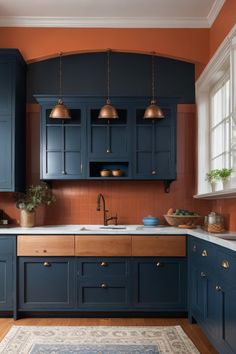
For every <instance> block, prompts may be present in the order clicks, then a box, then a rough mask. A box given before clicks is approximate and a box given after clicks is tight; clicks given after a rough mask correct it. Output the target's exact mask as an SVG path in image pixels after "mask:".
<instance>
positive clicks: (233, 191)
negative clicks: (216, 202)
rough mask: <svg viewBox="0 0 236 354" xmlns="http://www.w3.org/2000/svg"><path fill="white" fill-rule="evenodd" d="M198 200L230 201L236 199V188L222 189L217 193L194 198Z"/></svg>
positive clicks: (199, 195)
mask: <svg viewBox="0 0 236 354" xmlns="http://www.w3.org/2000/svg"><path fill="white" fill-rule="evenodd" d="M193 197H194V198H196V199H229V198H235V197H236V188H230V189H222V190H220V191H217V192H210V193H204V194H196V195H194V196H193Z"/></svg>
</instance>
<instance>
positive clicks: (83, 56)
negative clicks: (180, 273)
mask: <svg viewBox="0 0 236 354" xmlns="http://www.w3.org/2000/svg"><path fill="white" fill-rule="evenodd" d="M234 9H235V3H234V1H230V0H227V1H225V3H224V5H223V7H222V9H221V12H220V13H219V15H218V16H217V18H216V19H215V21H214V22H213V24H212V25H211V26H210V28H96V29H95V28H53V27H52V28H43V27H41V28H40V27H23V26H22V27H20V26H19V27H17V26H16V27H12V26H7V25H6V26H4V25H1V26H2V27H1V28H0V46H1V48H9V49H10V48H18V49H19V51H20V53H21V55H22V56H23V58H24V59H23V61H25V62H26V63H27V100H26V102H27V105H26V111H27V112H26V161H27V163H26V171H27V172H26V184H27V185H30V184H37V183H38V182H39V179H40V173H41V176H42V173H46V172H45V171H46V170H42V168H43V167H42V161H41V165H40V153H41V158H42V155H43V158H45V156H46V151H44V150H42V140H40V139H42V136H46V135H48V134H50V133H51V132H52V129H51V130H50V132H49V133H48V131H47V132H46V130H45V131H43V132H42V131H41V134H42V135H41V138H40V112H41V114H42V112H46V111H47V107H48V106H47V105H48V104H49V106H50V107H51V108H52V107H53V106H54V104H56V101H57V95H58V89H59V71H58V68H59V65H58V64H59V59H60V57H59V53H60V52H62V53H63V56H62V58H61V59H62V79H63V86H62V89H63V94H64V95H65V98H64V100H65V102H66V104H67V105H71V108H72V109H75V110H76V109H79V108H81V110H82V109H84V111H85V110H86V109H87V108H86V107H87V106H86V104H87V102H83V99H82V98H83V97H81V96H83V95H84V96H90V97H91V96H92V97H94V96H100V97H102V100H100V101H99V102H95V103H94V102H93V107H94V110H95V111H99V109H100V108H101V106H102V105H103V104H104V103H105V99H106V95H107V80H106V79H107V75H106V74H107V49H108V48H111V52H110V94H111V98H112V103H113V105H114V106H116V105H117V107H118V111H119V110H120V111H125V110H127V111H128V110H129V109H130V110H132V109H134V108H132V107H137V101H135V100H134V101H135V102H133V101H132V102H131V101H130V97H136V99H137V97H138V99H139V98H140V97H147V100H145V102H142V103H141V109H142V110H143V109H145V108H146V106H147V105H148V104H149V100H150V96H151V78H152V70H151V68H152V66H151V63H152V62H151V59H152V55H153V54H152V53H153V52H155V69H156V82H155V84H156V87H155V89H156V92H157V97H158V100H157V104H159V105H160V106H161V104H160V103H162V106H164V105H166V104H167V103H166V102H165V98H168V99H172V100H173V99H176V98H178V103H177V104H176V102H175V104H176V120H171V119H172V118H169V116H168V119H169V120H168V119H166V120H165V118H163V120H162V121H161V122H159V121H158V122H156V123H154V124H156V127H157V128H156V129H157V131H158V127H161V125H164V127H163V129H164V130H165V129H166V126H165V125H166V124H168V121H169V122H171V123H170V125H169V126H168V127H169V128H168V129H170V131H172V129H176V137H177V138H176V146H175V151H174V152H173V151H172V153H173V154H175V155H172V156H174V157H176V162H177V163H176V176H177V178H174V177H173V175H171V177H170V178H160V180H158V178H156V180H153V179H152V178H148V179H149V180H147V179H146V178H144V179H142V178H140V177H138V176H137V174H136V175H135V172H134V171H135V167H134V161H135V157H134V156H135V151H136V146H135V139H134V134H136V133H135V131H134V129H133V125H135V122H134V118H132V119H133V120H132V122H131V123H130V120H128V118H127V117H125V118H123V116H122V121H123V120H124V121H125V124H127V125H128V127H127V129H126V131H127V136H126V137H125V139H126V141H130V144H127V146H128V151H127V155H125V154H123V156H121V158H120V157H119V156H118V157H117V156H115V157H112V159H113V160H111V159H110V162H114V161H115V162H119V168H121V169H124V171H126V170H125V168H126V167H127V164H129V165H128V166H129V167H130V169H129V170H128V172H127V173H128V178H127V180H122V181H121V180H120V179H121V177H120V179H117V180H114V178H113V177H109V178H113V180H112V181H111V180H109V178H106V179H104V180H101V178H100V177H99V176H98V177H96V176H95V177H93V176H91V175H89V171H91V169H90V167H88V166H87V167H86V170H85V171H86V173H87V176H88V177H86V178H82V179H81V180H76V179H75V178H74V179H72V178H71V179H70V180H67V179H66V178H64V177H63V178H60V179H59V178H55V180H53V181H52V182H50V183H51V184H50V185H51V187H52V190H53V194H54V195H55V198H56V202H55V203H53V204H52V205H50V206H49V207H48V208H45V207H42V206H39V208H37V212H36V227H35V228H32V229H31V230H30V231H29V232H27V233H29V234H30V233H37V229H36V228H37V226H40V225H102V224H103V214H102V212H98V211H97V210H96V208H97V196H98V194H99V193H102V194H103V196H105V200H106V207H107V209H108V210H109V216H115V215H116V214H117V216H118V225H140V224H142V219H143V217H144V216H147V215H154V216H158V217H160V218H161V223H164V217H163V215H164V214H166V213H167V211H168V210H169V209H170V208H173V209H176V208H184V209H188V210H192V211H196V212H198V213H199V214H201V215H208V214H209V212H211V211H212V210H214V211H215V212H218V213H220V214H224V218H225V222H226V227H227V229H228V230H230V231H235V230H236V218H235V208H234V205H235V203H234V201H235V200H234V197H233V198H230V199H220V198H219V199H208V198H207V196H206V195H205V197H204V196H203V198H193V195H196V194H203V195H204V194H208V193H209V192H210V186H209V185H208V184H207V183H206V181H205V173H206V172H208V170H206V171H204V177H202V176H201V180H202V185H204V187H202V186H198V190H199V191H201V193H197V179H198V173H199V167H197V159H196V150H197V130H196V125H197V118H196V110H197V109H196V106H195V97H194V95H195V94H194V81H195V79H199V77H200V79H201V80H202V76H201V73H202V70H203V69H204V67H206V65H207V63H208V62H209V61H210V59H211V58H213V56H214V54H215V53H216V51H217V49H218V48H219V46H220V45H221V43H223V42H224V39H225V38H226V37H227V36H228V34H229V33H230V31H232V29H233V28H234V24H235V16H234V13H235V11H233V10H234ZM225 19H227V21H226V20H225ZM3 23H4V22H3ZM232 36H233V35H232ZM193 43H194V46H193ZM193 64H194V65H193ZM194 66H195V73H194ZM87 73H89V75H88V74H87ZM194 75H195V77H194ZM199 82H200V81H199ZM197 89H198V88H197ZM199 90H201V87H200V84H199ZM34 95H35V96H34ZM40 95H43V96H45V97H42V96H41V97H40ZM75 95H76V96H78V97H79V98H78V102H77V101H76V100H77V98H76V100H75V101H73V100H74V98H73V100H72V99H71V98H69V99H68V97H69V96H75ZM46 96H50V101H47V99H48V98H47V97H46ZM117 97H124V100H123V101H122V102H121V100H120V99H118V100H117ZM199 97H200V95H198V96H197V100H198V99H199ZM70 99H71V101H70ZM128 99H129V102H128ZM36 101H38V102H39V103H40V104H38V103H36ZM159 101H160V103H159ZM40 106H41V110H40ZM74 107H75V108H74ZM83 107H84V108H83ZM130 107H131V108H130ZM135 109H136V108H135ZM45 114H46V113H45ZM42 116H44V113H43V114H42ZM130 116H131V115H128V117H130ZM44 117H45V116H44ZM43 119H44V118H43ZM46 119H48V118H46ZM92 119H93V117H92V118H91V122H92ZM94 119H95V118H94ZM130 119H131V118H130ZM81 121H82V123H84V126H83V127H82V124H81V127H82V128H81V129H84V131H83V134H82V135H81V137H83V139H85V134H87V132H88V130H89V129H92V128H91V127H89V123H88V119H87V116H86V115H83V114H81ZM173 121H175V123H176V125H173V124H172V122H173ZM95 123H96V119H95ZM95 123H94V126H95V125H96V124H95ZM200 123H201V122H200ZM200 123H199V124H200ZM47 124H48V126H47V129H49V128H50V124H51V123H48V122H47ZM69 124H70V123H68V125H69ZM118 124H120V123H118ZM201 124H202V123H201ZM114 125H115V123H114ZM44 128H45V129H46V125H45V126H44ZM95 128H96V127H95ZM123 128H124V126H123ZM58 129H61V127H58ZM116 129H117V127H116ZM20 130H22V128H20ZM72 131H73V129H72ZM123 131H124V130H122V132H123ZM202 131H204V129H203V130H202ZM85 132H86V133H85ZM21 133H22V136H23V134H24V132H21ZM51 134H52V135H53V134H54V133H53V132H52V133H51ZM59 134H60V131H59ZM53 136H58V133H57V132H56V133H55V134H54V135H53ZM101 140H103V139H101ZM40 141H41V142H40ZM145 141H148V138H147V139H146V140H145ZM95 143H96V140H95ZM163 144H164V142H163ZM21 145H24V142H22V144H21ZM85 145H86V149H87V150H86V151H85V152H84V155H83V156H84V161H85V164H86V163H87V162H88V161H89V162H90V163H91V164H92V163H93V166H95V167H96V165H95V164H94V163H95V162H99V163H100V165H99V166H100V167H101V169H103V168H107V165H106V166H104V164H101V163H102V162H104V161H107V160H106V159H102V160H101V156H100V157H99V158H98V157H97V156H96V151H95V154H94V155H93V151H89V145H87V141H85V144H84V145H83V146H85ZM121 147H123V145H122V146H121ZM56 149H57V148H54V150H56ZM59 151H61V150H60V148H59ZM54 152H55V151H54ZM200 153H202V152H201V151H200ZM44 154H45V155H44ZM124 155H125V156H124ZM201 156H206V155H201ZM119 158H120V160H118V159H119ZM99 159H100V160H99ZM199 164H202V161H200V162H199ZM16 166H17V165H16ZM40 166H41V167H40ZM116 166H117V164H116ZM116 166H113V165H110V166H108V168H109V169H114V168H115V167H116ZM143 166H144V167H145V164H143ZM18 167H19V166H18ZM100 167H99V168H100ZM40 168H41V171H40ZM96 168H97V167H96ZM95 170H96V169H95ZM96 171H97V170H96ZM158 172H159V171H158ZM201 173H203V172H201ZM44 179H46V180H47V179H48V180H51V179H52V178H47V176H46V178H45V175H44ZM164 179H165V180H166V179H167V180H173V182H171V183H170V184H168V185H167V186H166V184H164V183H163V180H164ZM175 179H176V180H175ZM203 181H204V182H203ZM204 188H208V190H207V189H206V190H204ZM168 189H169V193H166V192H167V191H168ZM217 193H218V195H220V194H222V192H221V191H218V192H216V198H217ZM0 209H2V210H3V211H4V213H5V214H6V215H7V216H8V217H9V219H10V220H11V222H12V223H14V224H16V225H17V224H18V222H19V210H18V209H17V208H16V206H15V202H14V200H13V193H12V192H2V193H1V198H0ZM127 211H128V212H127ZM9 230H10V229H9ZM17 230H18V229H16V230H15V231H16V232H19V231H17ZM33 230H34V231H33ZM1 231H3V230H1ZM54 232H55V231H54ZM175 232H176V231H175ZM188 232H189V231H188ZM75 234H76V233H75Z"/></svg>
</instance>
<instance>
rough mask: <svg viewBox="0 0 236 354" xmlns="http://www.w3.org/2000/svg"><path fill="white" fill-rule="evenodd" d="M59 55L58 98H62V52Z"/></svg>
mask: <svg viewBox="0 0 236 354" xmlns="http://www.w3.org/2000/svg"><path fill="white" fill-rule="evenodd" d="M59 55H60V57H59V98H60V99H62V59H61V57H62V52H60V54H59Z"/></svg>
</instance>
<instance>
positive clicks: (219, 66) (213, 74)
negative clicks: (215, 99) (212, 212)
mask: <svg viewBox="0 0 236 354" xmlns="http://www.w3.org/2000/svg"><path fill="white" fill-rule="evenodd" d="M228 67H229V68H230V90H231V102H230V105H231V111H232V114H233V117H234V119H235V118H236V25H235V26H234V27H233V28H232V29H231V31H230V32H229V34H228V35H227V36H226V38H225V39H224V41H223V42H222V44H221V45H220V47H219V48H218V49H217V51H216V53H215V54H214V56H213V57H212V58H211V60H210V61H209V63H208V64H207V66H206V68H205V69H204V71H203V73H202V74H201V76H200V77H199V79H198V80H197V82H196V103H197V121H198V134H197V137H198V165H197V166H198V176H197V177H198V178H197V181H198V182H197V194H196V195H195V196H194V197H195V198H211V199H212V198H214V199H216V198H232V197H235V196H236V178H235V188H231V189H229V190H226V191H224V190H223V191H222V190H221V191H217V192H214V193H213V192H211V189H210V185H209V183H208V182H207V181H206V180H205V178H206V173H207V172H209V170H210V166H209V164H210V131H209V126H210V124H209V122H210V109H211V107H210V98H209V97H210V90H211V89H212V87H213V86H214V84H215V83H216V82H217V81H218V80H220V79H221V77H223V76H224V75H225V72H226V70H227V69H228Z"/></svg>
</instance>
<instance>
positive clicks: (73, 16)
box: [0, 0, 225, 28]
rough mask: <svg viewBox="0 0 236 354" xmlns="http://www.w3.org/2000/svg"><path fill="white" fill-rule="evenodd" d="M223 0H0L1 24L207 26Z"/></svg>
mask: <svg viewBox="0 0 236 354" xmlns="http://www.w3.org/2000/svg"><path fill="white" fill-rule="evenodd" d="M224 2H225V0H0V26H1V27H3V26H7V27H12V26H22V27H118V28H122V27H123V28H124V27H127V28H129V27H130V28H131V27H133V28H158V27H162V28H191V27H192V28H208V27H210V26H211V25H212V23H213V22H214V20H215V18H216V17H217V15H218V13H219V11H220V10H221V7H222V6H223V4H224Z"/></svg>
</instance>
